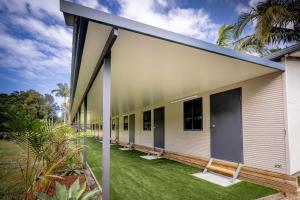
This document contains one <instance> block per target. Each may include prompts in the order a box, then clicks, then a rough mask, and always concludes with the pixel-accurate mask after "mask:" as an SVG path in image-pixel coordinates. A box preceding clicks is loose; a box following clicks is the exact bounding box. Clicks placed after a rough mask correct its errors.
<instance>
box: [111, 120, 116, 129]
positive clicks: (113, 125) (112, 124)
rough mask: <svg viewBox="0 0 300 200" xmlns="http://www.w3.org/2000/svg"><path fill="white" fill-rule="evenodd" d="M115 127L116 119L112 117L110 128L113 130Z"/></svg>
mask: <svg viewBox="0 0 300 200" xmlns="http://www.w3.org/2000/svg"><path fill="white" fill-rule="evenodd" d="M115 129H116V120H115V119H112V120H111V130H113V131H114V130H115Z"/></svg>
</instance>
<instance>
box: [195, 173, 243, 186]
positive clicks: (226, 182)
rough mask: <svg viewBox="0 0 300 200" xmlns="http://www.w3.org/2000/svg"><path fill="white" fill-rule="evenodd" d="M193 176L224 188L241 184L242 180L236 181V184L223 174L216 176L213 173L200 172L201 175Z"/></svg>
mask: <svg viewBox="0 0 300 200" xmlns="http://www.w3.org/2000/svg"><path fill="white" fill-rule="evenodd" d="M192 176H195V177H197V178H200V179H202V180H205V181H208V182H211V183H214V184H216V185H220V186H222V187H228V186H231V185H234V184H236V183H239V182H240V180H238V179H236V180H235V181H234V182H231V177H227V176H223V175H221V174H216V173H213V172H206V173H205V174H203V173H202V172H200V173H196V174H192Z"/></svg>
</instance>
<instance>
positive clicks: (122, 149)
mask: <svg viewBox="0 0 300 200" xmlns="http://www.w3.org/2000/svg"><path fill="white" fill-rule="evenodd" d="M119 149H120V150H121V151H130V150H131V149H129V148H127V147H123V148H119Z"/></svg>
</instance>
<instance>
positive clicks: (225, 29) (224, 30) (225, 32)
mask: <svg viewBox="0 0 300 200" xmlns="http://www.w3.org/2000/svg"><path fill="white" fill-rule="evenodd" d="M232 28H233V25H230V24H224V25H223V26H221V27H220V29H219V32H218V40H217V45H219V46H224V47H227V46H229V45H230V44H229V40H231V38H232Z"/></svg>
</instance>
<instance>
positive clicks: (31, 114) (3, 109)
mask: <svg viewBox="0 0 300 200" xmlns="http://www.w3.org/2000/svg"><path fill="white" fill-rule="evenodd" d="M57 112H58V105H57V104H56V103H55V102H54V98H53V96H51V95H50V94H45V95H42V94H40V93H38V92H36V91H34V90H28V91H25V92H24V91H15V92H13V93H11V94H0V131H1V130H4V131H6V130H7V125H8V124H9V123H11V122H12V118H14V119H17V117H14V116H20V121H21V120H22V117H23V118H25V116H26V120H27V121H28V124H30V122H31V121H33V120H36V119H38V120H49V119H51V120H52V119H53V121H57V120H58V118H57ZM14 124H15V126H18V124H20V123H19V122H18V123H14ZM20 129H23V128H22V127H20Z"/></svg>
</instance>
